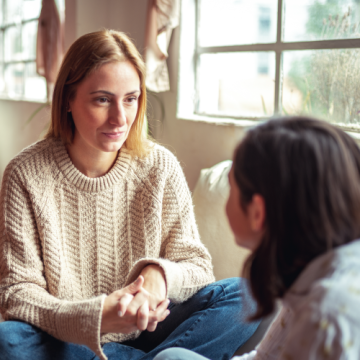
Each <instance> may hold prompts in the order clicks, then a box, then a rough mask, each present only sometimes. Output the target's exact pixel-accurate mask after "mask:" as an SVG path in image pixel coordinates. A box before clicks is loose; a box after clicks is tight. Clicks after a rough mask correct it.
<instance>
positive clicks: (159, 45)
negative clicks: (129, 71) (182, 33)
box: [145, 0, 180, 92]
mask: <svg viewBox="0 0 360 360" xmlns="http://www.w3.org/2000/svg"><path fill="white" fill-rule="evenodd" d="M179 18H180V0H149V4H148V13H147V26H146V34H145V49H146V50H145V62H146V87H147V88H148V89H149V90H151V91H154V92H161V91H168V90H170V82H169V73H168V69H167V65H166V59H167V57H168V52H167V50H168V47H169V43H170V38H171V34H172V31H173V29H174V28H176V27H177V26H178V25H179Z"/></svg>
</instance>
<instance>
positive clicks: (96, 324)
mask: <svg viewBox="0 0 360 360" xmlns="http://www.w3.org/2000/svg"><path fill="white" fill-rule="evenodd" d="M145 113H146V89H145V67H144V63H143V61H142V59H141V56H140V55H139V53H138V51H137V50H136V48H135V46H134V45H133V44H132V42H131V41H130V40H129V39H128V37H127V36H126V35H124V34H123V33H120V32H116V31H109V30H103V31H99V32H94V33H90V34H87V35H84V36H82V37H80V38H79V39H78V40H76V41H75V43H74V44H73V45H72V46H71V47H70V49H69V51H68V52H67V54H66V56H65V59H64V61H63V64H62V66H61V69H60V71H59V74H58V78H57V81H56V84H55V88H54V95H53V102H52V114H51V126H50V128H49V131H48V133H47V134H46V136H45V139H44V140H41V141H39V142H37V143H35V144H33V145H31V146H30V147H28V148H26V149H25V150H23V151H22V152H21V153H20V154H19V155H18V156H16V157H15V158H14V159H13V160H12V161H11V162H10V164H9V165H8V166H7V168H6V170H5V173H4V176H3V182H2V186H1V193H0V206H1V213H0V256H1V262H0V310H1V314H2V315H3V317H4V319H5V320H6V321H5V322H4V323H1V324H0V353H1V356H2V359H28V358H36V359H39V360H42V359H48V358H51V359H52V360H53V359H80V358H81V359H94V358H95V357H96V356H97V357H96V358H98V357H100V358H101V359H106V358H109V359H152V358H153V357H154V356H155V355H156V354H157V353H158V352H159V351H161V350H163V349H166V348H168V347H170V346H181V347H185V348H188V349H191V350H194V351H196V352H198V353H200V354H202V355H205V356H209V357H212V358H214V359H215V358H216V359H226V358H229V357H230V356H231V355H232V354H233V353H234V351H235V350H236V349H237V347H239V346H240V345H241V344H242V343H243V342H245V341H246V340H247V339H248V338H249V337H250V336H251V335H252V334H253V332H254V331H255V329H256V327H257V325H258V321H254V322H252V323H244V322H242V321H241V320H240V319H239V317H238V316H235V314H238V312H239V298H240V299H243V300H247V302H248V305H249V304H250V306H247V307H246V309H247V310H249V311H250V310H251V307H252V306H251V305H253V304H252V303H251V300H249V299H248V296H247V293H246V286H245V281H238V280H236V279H227V280H224V281H220V282H217V283H213V281H214V277H213V273H212V266H211V258H210V255H209V253H208V251H207V250H206V248H205V247H204V245H203V244H202V243H201V241H200V238H199V234H198V230H197V227H196V223H195V218H194V213H193V208H192V202H191V195H190V191H189V189H188V187H187V184H186V180H185V178H184V175H183V172H182V170H181V167H180V166H179V164H178V162H177V160H176V159H175V157H174V156H173V155H172V154H171V153H170V152H169V151H168V150H166V149H165V148H163V147H162V146H160V145H157V144H155V143H153V142H151V141H150V140H148V139H146V137H145V136H144V133H143V127H144V115H145ZM244 312H245V310H244ZM245 315H246V314H245ZM220 344H221V346H220Z"/></svg>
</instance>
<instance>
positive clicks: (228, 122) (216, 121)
mask: <svg viewBox="0 0 360 360" xmlns="http://www.w3.org/2000/svg"><path fill="white" fill-rule="evenodd" d="M176 118H177V119H178V120H186V121H195V122H201V123H205V124H212V125H219V126H234V127H239V128H248V127H251V126H255V125H257V124H260V123H261V121H258V120H257V121H253V120H239V119H233V118H230V117H229V118H223V117H210V116H201V115H195V114H191V115H184V114H178V115H177V117H176ZM359 135H360V134H359ZM359 139H360V137H359Z"/></svg>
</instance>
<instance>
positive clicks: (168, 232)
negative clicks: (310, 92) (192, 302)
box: [127, 158, 215, 302]
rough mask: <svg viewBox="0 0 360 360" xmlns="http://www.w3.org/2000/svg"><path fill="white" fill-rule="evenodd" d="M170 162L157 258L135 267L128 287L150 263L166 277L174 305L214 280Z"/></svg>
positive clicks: (178, 172)
mask: <svg viewBox="0 0 360 360" xmlns="http://www.w3.org/2000/svg"><path fill="white" fill-rule="evenodd" d="M170 160H171V161H169V162H170V164H171V166H169V171H168V174H167V176H166V179H165V182H164V191H163V198H162V199H161V200H160V201H161V203H162V214H161V227H162V229H161V232H162V234H161V241H162V244H161V250H160V257H159V258H144V259H141V260H139V261H138V262H137V263H135V264H134V266H133V268H132V270H131V271H130V274H129V276H128V280H127V283H131V282H132V281H134V280H135V279H136V277H137V276H138V275H139V273H140V272H141V270H142V269H143V268H144V267H145V266H146V265H148V264H149V263H152V264H157V265H159V266H160V267H161V268H162V269H163V270H164V273H165V278H166V283H167V292H168V294H167V297H168V298H169V299H170V300H171V301H173V302H182V301H185V300H186V299H188V298H189V297H190V296H192V295H193V294H195V293H196V292H197V291H198V290H200V289H201V288H202V287H204V286H206V285H208V284H210V283H212V282H214V280H215V279H214V275H213V268H212V263H211V256H210V254H209V252H208V251H207V249H206V248H205V246H204V244H203V243H202V242H201V240H200V236H199V232H198V229H197V225H196V221H195V215H194V210H193V204H192V199H191V193H190V190H189V188H188V186H187V183H186V180H185V176H184V174H183V171H182V169H181V167H180V165H179V163H178V162H177V160H176V159H175V158H171V159H170Z"/></svg>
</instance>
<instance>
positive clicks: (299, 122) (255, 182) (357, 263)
mask: <svg viewBox="0 0 360 360" xmlns="http://www.w3.org/2000/svg"><path fill="white" fill-rule="evenodd" d="M229 181H230V187H231V191H230V196H229V199H228V203H227V207H226V212H227V215H228V219H229V222H230V225H231V228H232V230H233V232H234V234H235V238H236V242H237V244H238V245H240V246H244V247H247V248H249V249H251V250H253V253H252V255H251V257H250V258H249V259H248V261H247V264H246V269H247V271H248V274H249V277H250V283H251V289H252V293H253V296H254V298H255V299H256V301H257V303H258V308H257V312H256V313H255V314H254V315H253V316H252V319H258V318H260V317H262V316H266V315H268V314H270V313H271V312H272V311H273V310H274V308H275V303H276V300H277V299H280V301H281V305H282V309H281V311H280V313H279V315H278V316H277V317H276V319H275V321H274V322H273V324H272V325H271V327H270V329H269V330H268V332H267V334H266V335H265V337H264V339H263V341H262V342H261V343H260V345H259V346H258V347H257V349H256V350H254V351H252V352H251V353H250V354H246V355H243V356H241V357H236V359H237V360H245V359H246V360H249V359H254V360H255V359H261V360H264V359H284V360H306V359H309V360H315V359H331V360H335V359H348V360H356V359H360V312H359V309H360V240H359V239H360V150H359V148H358V146H357V144H356V143H355V141H354V140H353V139H352V138H351V137H350V136H349V135H347V134H346V133H344V132H343V131H341V130H339V129H337V128H335V127H334V126H332V125H329V124H327V123H325V122H321V121H318V120H314V119H310V118H303V117H297V118H285V119H277V120H271V121H268V122H266V123H264V124H262V125H260V126H257V127H255V128H253V129H251V130H250V131H248V133H247V135H246V136H245V138H244V140H243V141H242V142H241V143H240V145H239V146H238V148H237V149H236V151H235V155H234V162H233V167H232V170H231V172H230V175H229ZM164 359H186V360H195V359H198V360H200V359H204V358H203V357H202V356H199V355H197V354H194V353H191V352H189V351H187V350H183V349H168V350H167V351H164V352H162V353H160V354H159V355H158V356H157V357H156V358H155V360H164Z"/></svg>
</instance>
